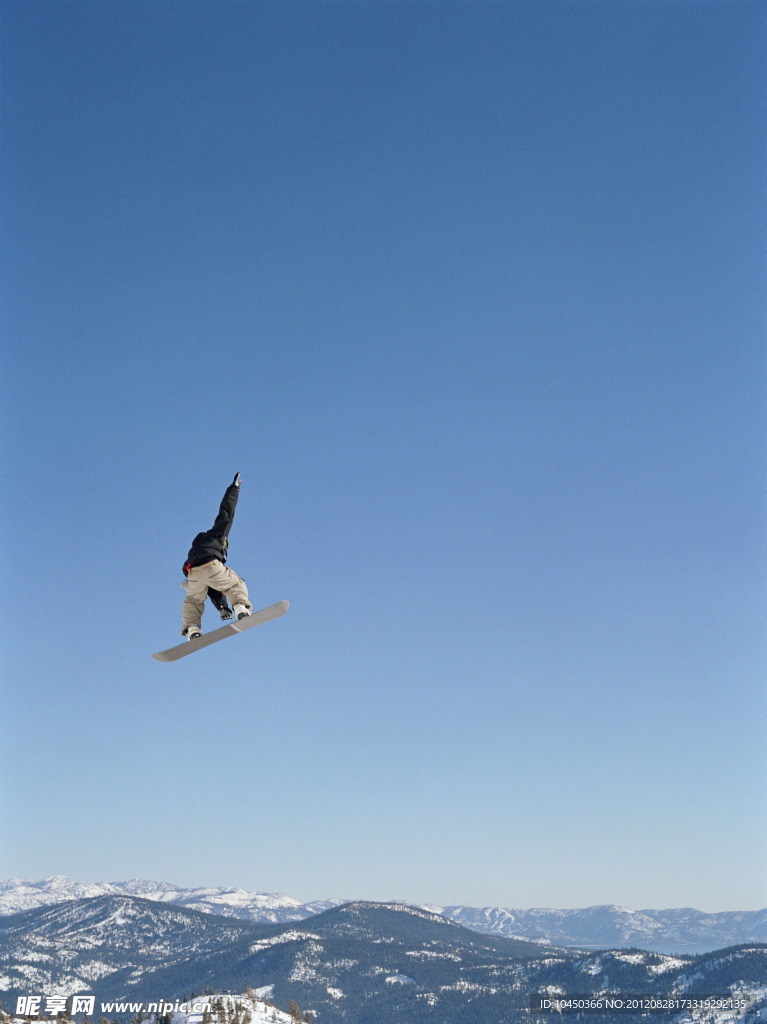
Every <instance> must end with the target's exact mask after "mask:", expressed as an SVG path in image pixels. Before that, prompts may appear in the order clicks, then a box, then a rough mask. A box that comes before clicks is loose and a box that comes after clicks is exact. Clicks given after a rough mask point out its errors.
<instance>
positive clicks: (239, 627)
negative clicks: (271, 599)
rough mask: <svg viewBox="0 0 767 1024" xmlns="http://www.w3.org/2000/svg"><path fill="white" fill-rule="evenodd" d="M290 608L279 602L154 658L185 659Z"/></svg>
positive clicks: (276, 617)
mask: <svg viewBox="0 0 767 1024" xmlns="http://www.w3.org/2000/svg"><path fill="white" fill-rule="evenodd" d="M289 607H290V604H289V603H288V602H287V601H278V602H277V604H272V605H270V606H269V607H268V608H262V609H261V611H260V612H253V614H252V615H246V616H245V618H243V619H235V620H234V621H233V622H227V624H226V625H225V626H221V627H220V628H219V629H212V630H211V631H210V633H203V634H202V636H198V637H197V639H196V640H184V642H183V643H181V644H177V646H176V647H169V648H168V650H167V651H158V652H157V654H153V655H152V657H153V658H155V659H156V660H157V661H178V659H179V658H185V657H186V656H187V654H193V653H194V652H195V651H199V650H200V648H201V647H210V645H211V644H216V643H218V641H219V640H223V639H224V637H227V636H234V634H235V633H244V632H245V630H246V629H252V628H253V627H254V626H260V625H261V623H262V622H270V621H271V620H272V619H278V618H279V617H280V615H284V614H285V612H286V611H287V610H288V608H289Z"/></svg>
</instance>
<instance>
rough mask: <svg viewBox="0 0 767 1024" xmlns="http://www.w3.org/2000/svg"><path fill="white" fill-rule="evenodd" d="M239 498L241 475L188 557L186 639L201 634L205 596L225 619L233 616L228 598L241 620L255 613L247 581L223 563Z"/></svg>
mask: <svg viewBox="0 0 767 1024" xmlns="http://www.w3.org/2000/svg"><path fill="white" fill-rule="evenodd" d="M239 496H240V474H239V473H236V474H235V477H234V481H233V482H232V483H231V484H230V485H229V486H228V487H227V489H226V494H225V495H224V497H223V500H222V502H221V506H220V508H219V510H218V515H217V516H216V521H215V523H214V524H213V528H212V529H210V530H206V531H204V532H203V533H198V534H197V536H196V537H195V538H194V540H193V541H192V546H191V548H190V549H189V554H188V555H187V556H186V561H185V562H184V575H185V576H186V582H185V583H183V584H182V586H183V587H185V588H186V597H185V598H184V603H183V605H182V607H181V619H182V622H183V628H182V630H181V635H182V636H185V637H186V638H187V640H194V639H195V638H196V637H198V636H201V635H202V625H201V623H202V613H203V611H204V610H205V598H206V597H209V598H210V599H211V601H212V602H213V604H214V605H215V606H216V608H217V609H218V610H219V612H220V614H221V618H222V619H231V617H232V611H231V609H230V608H229V605H228V604H227V600H226V596H227V595H228V596H229V598H230V599H231V601H232V605H233V608H234V614H235V615H236V616H237V618H238V619H242V618H244V616H246V615H250V614H251V613H252V611H253V606H252V605H251V603H250V600H249V598H248V588H247V587H246V585H245V580H243V579H240V577H239V576H238V575H237V574H236V573H234V572H232V570H231V569H229V568H228V567H227V566H226V565H225V564H224V563H225V562H226V553H227V548H228V546H229V530H230V529H231V526H232V520H233V519H234V510H235V508H236V507H237V499H238V498H239Z"/></svg>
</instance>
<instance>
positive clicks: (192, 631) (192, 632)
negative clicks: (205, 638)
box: [181, 626, 202, 640]
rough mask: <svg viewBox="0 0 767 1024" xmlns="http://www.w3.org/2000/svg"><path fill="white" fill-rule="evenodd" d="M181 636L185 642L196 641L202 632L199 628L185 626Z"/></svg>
mask: <svg viewBox="0 0 767 1024" xmlns="http://www.w3.org/2000/svg"><path fill="white" fill-rule="evenodd" d="M181 635H182V636H185V637H186V638H187V640H196V639H197V637H198V636H202V630H201V629H200V627H199V626H187V627H186V629H185V630H184V632H183V633H182V634H181Z"/></svg>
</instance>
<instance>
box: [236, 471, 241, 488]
mask: <svg viewBox="0 0 767 1024" xmlns="http://www.w3.org/2000/svg"><path fill="white" fill-rule="evenodd" d="M240 479H241V478H240V474H239V473H235V474H234V486H235V487H239V486H240Z"/></svg>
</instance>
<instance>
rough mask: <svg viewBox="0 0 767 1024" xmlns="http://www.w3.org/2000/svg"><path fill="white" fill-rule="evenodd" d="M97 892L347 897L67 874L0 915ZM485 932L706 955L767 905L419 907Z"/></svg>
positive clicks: (275, 919)
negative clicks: (715, 908) (716, 908)
mask: <svg viewBox="0 0 767 1024" xmlns="http://www.w3.org/2000/svg"><path fill="white" fill-rule="evenodd" d="M94 896H137V897H140V898H142V899H147V900H153V901H155V902H159V903H166V904H172V905H174V906H178V907H184V908H187V909H189V910H198V911H202V912H204V913H207V914H220V915H222V916H224V917H233V918H237V919H239V920H243V921H252V922H255V923H259V924H286V923H289V922H291V921H304V920H306V919H307V918H310V917H312V916H314V915H315V914H319V913H321V912H322V911H325V910H329V909H331V908H333V907H337V906H340V905H341V904H342V903H346V902H348V901H347V900H343V899H325V900H314V901H311V902H309V903H301V902H300V901H299V900H296V899H293V898H291V897H290V896H285V895H283V894H282V893H264V892H249V891H247V890H245V889H238V888H226V887H203V888H192V889H185V888H182V887H181V886H178V885H174V884H173V883H171V882H154V881H148V880H145V879H131V880H128V881H123V882H75V881H73V880H72V879H70V878H68V877H66V876H65V875H54V876H52V877H51V878H45V879H42V880H39V881H29V880H26V879H20V878H10V879H7V880H6V881H4V882H0V916H4V915H7V914H16V913H19V912H20V911H24V910H32V909H34V908H37V907H46V906H50V905H51V904H55V903H62V902H64V901H66V900H78V899H88V898H92V897H94ZM420 907H421V909H422V910H425V911H429V912H432V913H435V914H438V915H440V916H443V917H447V918H449V919H450V920H452V921H455V922H456V923H457V924H460V925H463V926H464V927H466V928H470V929H472V930H473V931H476V932H480V933H482V934H486V935H499V936H504V937H506V938H513V939H522V940H527V941H533V942H539V943H541V942H543V943H551V944H553V945H557V946H584V947H603V946H609V947H612V948H626V947H631V946H638V947H641V948H643V949H655V950H665V951H669V952H672V951H679V950H685V951H688V952H709V951H711V950H714V949H721V948H722V947H724V946H731V945H737V944H741V943H747V942H767V909H765V910H754V911H724V912H721V913H715V914H710V913H705V912H703V911H699V910H694V909H692V908H679V909H669V910H630V909H628V908H627V907H620V906H614V905H604V906H594V907H586V908H582V909H572V910H556V909H530V910H517V909H510V908H506V907H483V908H477V907H467V906H462V905H451V906H444V907H443V906H433V905H428V904H424V905H420Z"/></svg>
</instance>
